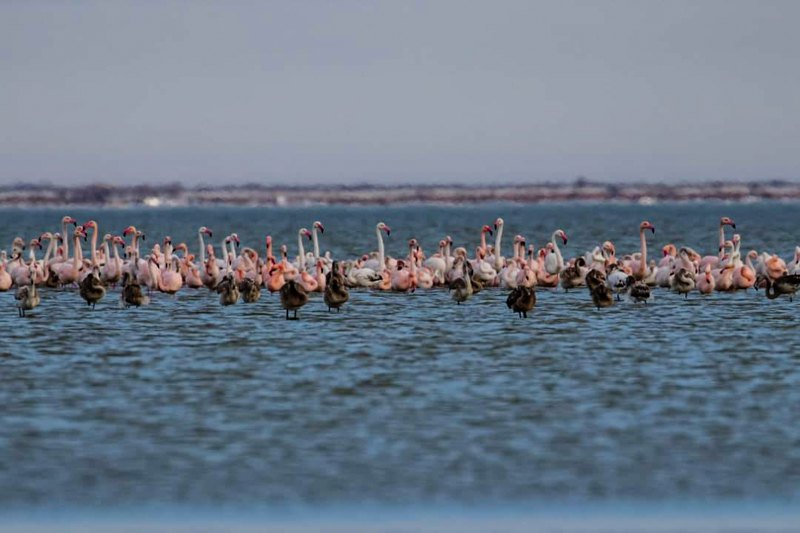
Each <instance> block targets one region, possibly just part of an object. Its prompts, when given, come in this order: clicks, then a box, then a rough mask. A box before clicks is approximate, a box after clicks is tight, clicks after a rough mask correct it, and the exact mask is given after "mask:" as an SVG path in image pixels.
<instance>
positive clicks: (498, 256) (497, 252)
mask: <svg viewBox="0 0 800 533" xmlns="http://www.w3.org/2000/svg"><path fill="white" fill-rule="evenodd" d="M502 240H503V226H502V225H501V226H500V227H499V228H497V236H496V237H495V238H494V268H495V270H497V271H498V272H499V271H500V269H501V268H502V267H503V253H502V250H503V249H502V248H501V247H500V243H501V241H502Z"/></svg>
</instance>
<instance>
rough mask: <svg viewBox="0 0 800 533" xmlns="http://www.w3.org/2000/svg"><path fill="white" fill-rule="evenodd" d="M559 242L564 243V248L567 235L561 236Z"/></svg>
mask: <svg viewBox="0 0 800 533" xmlns="http://www.w3.org/2000/svg"><path fill="white" fill-rule="evenodd" d="M561 240H563V241H564V246H566V245H567V235H566V234H564V235H562V236H561Z"/></svg>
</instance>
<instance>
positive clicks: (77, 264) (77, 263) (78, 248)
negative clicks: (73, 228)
mask: <svg viewBox="0 0 800 533" xmlns="http://www.w3.org/2000/svg"><path fill="white" fill-rule="evenodd" d="M73 239H75V240H74V241H73V243H72V244H74V245H75V258H74V259H73V261H72V263H73V265H75V269H76V270H77V269H78V268H79V267H80V265H81V263H83V250H81V238H80V237H78V236H77V235H76V236H75V237H73Z"/></svg>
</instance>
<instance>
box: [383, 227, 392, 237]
mask: <svg viewBox="0 0 800 533" xmlns="http://www.w3.org/2000/svg"><path fill="white" fill-rule="evenodd" d="M383 230H384V231H385V232H386V235H387V236H389V235H391V234H392V230H391V229H390V228H389V226H384V227H383Z"/></svg>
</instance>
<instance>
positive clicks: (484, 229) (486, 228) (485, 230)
mask: <svg viewBox="0 0 800 533" xmlns="http://www.w3.org/2000/svg"><path fill="white" fill-rule="evenodd" d="M481 233H488V234H489V235H493V233H492V227H491V226H488V225H486V224H484V225H483V227H482V228H481Z"/></svg>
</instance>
